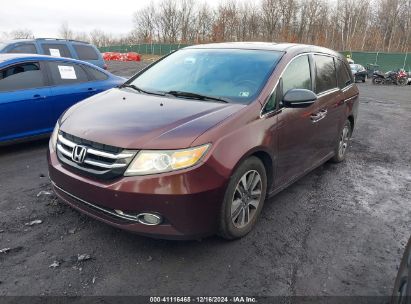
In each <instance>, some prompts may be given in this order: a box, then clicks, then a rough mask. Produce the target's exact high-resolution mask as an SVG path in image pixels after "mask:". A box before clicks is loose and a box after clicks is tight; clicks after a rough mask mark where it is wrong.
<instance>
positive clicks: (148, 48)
mask: <svg viewBox="0 0 411 304" xmlns="http://www.w3.org/2000/svg"><path fill="white" fill-rule="evenodd" d="M186 46H189V44H177V43H175V44H160V43H142V44H134V45H113V46H106V47H100V51H101V52H102V53H103V52H121V53H126V52H136V53H139V54H147V55H160V56H162V55H167V54H169V53H171V52H173V51H175V50H178V49H181V48H184V47H186ZM341 53H342V54H344V56H347V55H349V56H350V57H351V58H352V59H353V60H354V62H355V63H359V64H361V65H363V66H364V67H368V68H370V69H379V70H381V71H393V70H398V69H405V70H406V71H411V53H381V52H350V51H344V52H341Z"/></svg>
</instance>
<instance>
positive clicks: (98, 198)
mask: <svg viewBox="0 0 411 304" xmlns="http://www.w3.org/2000/svg"><path fill="white" fill-rule="evenodd" d="M357 109H358V89H357V87H356V85H355V83H354V80H353V77H352V75H351V72H350V68H349V66H348V64H347V62H346V60H345V59H344V57H343V56H341V55H340V54H339V53H336V52H334V51H331V50H329V49H325V48H321V47H316V46H310V45H300V44H274V43H222V44H208V45H197V46H191V47H187V48H184V49H182V50H179V51H177V52H174V53H172V54H170V55H168V56H166V57H164V58H162V59H161V60H159V61H157V62H156V63H154V64H153V65H151V66H149V67H148V68H146V69H144V70H143V71H141V72H139V73H138V74H136V75H135V76H133V77H132V78H131V79H129V80H128V81H127V82H126V83H125V84H123V85H122V86H120V87H118V88H114V89H111V90H109V91H106V92H103V93H100V94H97V95H95V96H93V97H91V98H88V99H86V100H85V101H83V102H81V103H78V104H76V105H75V106H73V107H71V108H70V109H69V110H67V111H66V112H65V113H64V114H63V115H62V116H61V118H60V119H59V121H58V123H57V125H56V127H55V130H54V132H53V135H52V137H51V140H50V145H49V154H48V161H49V171H50V179H51V181H52V184H53V188H54V190H55V192H56V194H57V195H58V197H59V198H60V199H61V200H63V201H64V202H66V203H67V204H69V205H70V206H72V207H73V208H75V209H77V210H79V211H81V212H83V213H85V214H88V215H89V216H91V217H93V218H96V219H98V220H100V221H102V222H105V223H107V224H110V225H112V226H115V227H118V228H122V229H125V230H129V231H132V232H135V233H139V234H142V235H147V236H152V237H161V238H173V239H184V238H185V239H187V238H189V239H190V238H191V239H192V238H201V237H204V236H207V235H211V234H215V233H218V234H219V235H220V236H222V237H224V238H227V239H235V238H239V237H242V236H244V235H246V234H247V233H248V232H249V231H250V230H251V229H252V228H253V227H254V225H255V223H256V221H257V218H258V216H259V214H260V213H261V210H262V208H263V204H264V201H265V199H266V198H267V197H270V196H272V195H274V194H275V193H277V192H279V191H280V190H282V189H284V188H285V187H287V186H288V185H290V184H291V183H292V182H294V181H295V180H297V179H298V178H300V177H301V176H303V175H304V174H306V173H307V172H309V171H310V170H312V169H314V168H316V167H318V166H319V165H321V164H323V163H324V162H326V161H328V160H331V161H334V162H341V161H343V160H344V158H345V157H346V152H347V147H348V143H349V139H350V136H351V134H352V132H353V129H354V127H355V123H356V117H357Z"/></svg>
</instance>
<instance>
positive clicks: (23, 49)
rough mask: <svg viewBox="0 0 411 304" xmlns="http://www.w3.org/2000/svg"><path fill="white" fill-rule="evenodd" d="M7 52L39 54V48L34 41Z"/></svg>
mask: <svg viewBox="0 0 411 304" xmlns="http://www.w3.org/2000/svg"><path fill="white" fill-rule="evenodd" d="M7 53H23V54H37V50H36V46H35V45H34V44H33V43H25V44H20V45H17V46H15V47H13V48H11V49H10V50H8V52H7Z"/></svg>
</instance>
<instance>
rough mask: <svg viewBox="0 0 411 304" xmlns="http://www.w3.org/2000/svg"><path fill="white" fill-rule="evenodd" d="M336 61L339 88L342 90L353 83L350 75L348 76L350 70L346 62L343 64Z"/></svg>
mask: <svg viewBox="0 0 411 304" xmlns="http://www.w3.org/2000/svg"><path fill="white" fill-rule="evenodd" d="M334 60H335V66H336V68H337V82H338V87H339V88H340V89H342V88H345V87H346V86H348V85H350V84H351V83H352V81H351V76H350V74H348V69H347V67H346V65H345V64H344V62H342V61H341V60H339V59H334Z"/></svg>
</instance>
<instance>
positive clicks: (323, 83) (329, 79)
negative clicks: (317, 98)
mask: <svg viewBox="0 0 411 304" xmlns="http://www.w3.org/2000/svg"><path fill="white" fill-rule="evenodd" d="M314 58H315V69H316V76H315V88H316V89H315V92H316V93H317V94H319V93H322V92H325V91H328V90H331V89H334V88H336V87H337V78H336V73H335V67H334V58H333V57H329V56H323V55H314Z"/></svg>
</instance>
